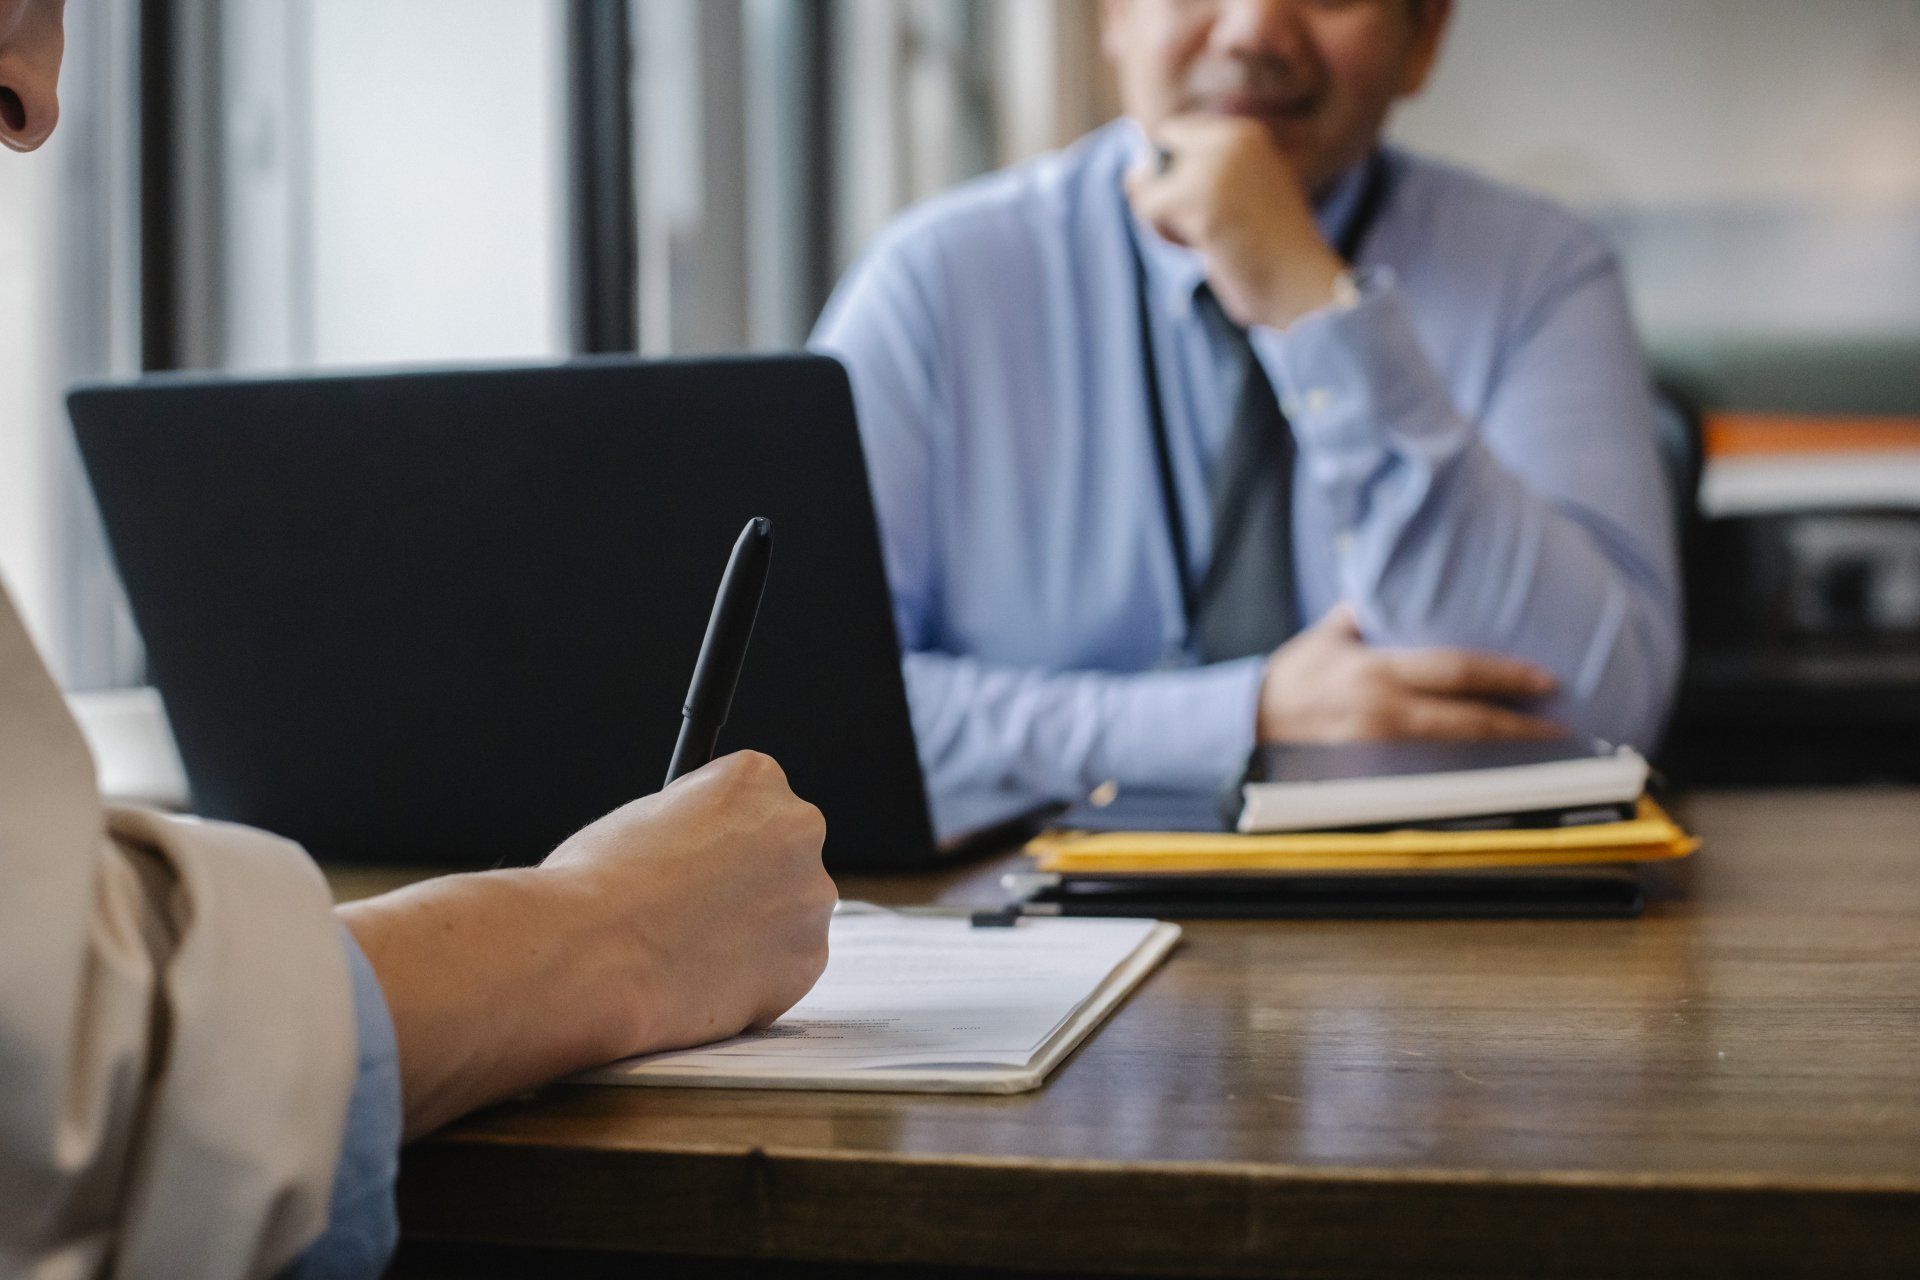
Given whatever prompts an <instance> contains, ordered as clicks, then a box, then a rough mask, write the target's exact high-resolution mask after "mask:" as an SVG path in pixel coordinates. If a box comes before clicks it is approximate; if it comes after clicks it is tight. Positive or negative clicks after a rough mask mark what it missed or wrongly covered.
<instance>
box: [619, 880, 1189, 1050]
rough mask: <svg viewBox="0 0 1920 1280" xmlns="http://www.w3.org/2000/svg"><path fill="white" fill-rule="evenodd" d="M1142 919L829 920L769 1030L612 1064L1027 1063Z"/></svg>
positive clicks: (1142, 935)
mask: <svg viewBox="0 0 1920 1280" xmlns="http://www.w3.org/2000/svg"><path fill="white" fill-rule="evenodd" d="M1153 928H1154V924H1153V922H1152V921H1150V920H1034V919H1022V920H1021V921H1020V922H1019V923H1018V924H1016V925H1015V926H1014V927H1012V928H1009V929H976V928H973V927H972V926H971V925H970V924H969V922H968V921H966V920H965V919H958V918H946V917H926V916H905V915H896V914H894V913H891V912H864V911H854V912H845V913H841V914H838V915H836V916H835V917H834V920H833V927H832V935H831V951H830V953H829V959H828V961H827V971H826V973H825V974H823V975H822V976H821V979H820V981H819V983H818V984H816V985H815V987H814V989H813V990H812V992H810V993H809V994H808V995H807V997H806V998H805V999H804V1000H802V1001H801V1002H800V1003H799V1004H797V1005H795V1006H794V1007H793V1009H792V1010H791V1011H789V1012H788V1013H787V1015H786V1016H785V1017H784V1018H782V1019H780V1021H779V1022H777V1023H775V1024H774V1025H773V1026H771V1027H769V1028H768V1029H767V1030H765V1031H762V1032H757V1033H753V1034H749V1035H744V1036H739V1037H736V1038H735V1039H732V1040H725V1041H722V1042H720V1043H718V1044H712V1045H706V1046H703V1047H701V1048H698V1049H683V1050H679V1051H676V1052H673V1053H662V1054H654V1055H652V1056H651V1057H646V1058H632V1059H628V1060H627V1061H626V1062H624V1063H621V1064H618V1066H619V1067H620V1068H621V1069H622V1070H623V1071H626V1072H630V1073H644V1072H646V1071H647V1070H648V1069H649V1068H654V1067H657V1068H659V1069H661V1070H663V1071H665V1070H671V1071H673V1072H684V1071H687V1070H701V1069H710V1070H714V1071H718V1072H726V1073H729V1074H731V1073H734V1072H746V1073H751V1074H756V1075H766V1074H776V1075H777V1074H779V1073H781V1072H814V1071H818V1070H821V1069H823V1068H830V1069H833V1070H837V1071H859V1070H872V1069H879V1068H887V1067H903V1066H941V1067H971V1066H978V1067H988V1066H1025V1065H1026V1064H1028V1063H1029V1062H1031V1061H1032V1060H1033V1059H1034V1057H1035V1056H1036V1055H1037V1054H1038V1052H1039V1051H1040V1049H1041V1048H1042V1047H1044V1046H1045V1044H1046V1043H1047V1041H1048V1040H1049V1039H1050V1038H1051V1037H1052V1036H1053V1034H1054V1032H1055V1031H1057V1030H1059V1028H1060V1026H1061V1025H1062V1024H1063V1023H1065V1022H1066V1021H1067V1019H1069V1018H1071V1017H1072V1016H1073V1015H1074V1013H1075V1012H1076V1011H1078V1010H1079V1009H1080V1007H1081V1006H1082V1005H1084V1004H1085V1003H1086V1002H1087V1001H1088V1000H1089V999H1091V998H1092V997H1093V995H1094V993H1095V992H1096V991H1097V990H1099V988H1100V985H1101V984H1102V983H1103V982H1105V981H1106V979H1107V976H1108V975H1109V974H1111V973H1112V972H1113V971H1114V970H1115V969H1116V968H1118V967H1119V966H1120V965H1121V964H1122V963H1123V962H1124V961H1125V960H1126V959H1127V957H1129V956H1130V955H1132V954H1133V953H1134V951H1135V950H1137V949H1138V948H1139V947H1140V945H1141V944H1142V943H1143V942H1145V941H1146V939H1147V936H1148V934H1150V933H1151V932H1152V931H1153Z"/></svg>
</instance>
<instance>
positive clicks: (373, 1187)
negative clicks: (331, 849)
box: [281, 928, 403, 1280]
mask: <svg viewBox="0 0 1920 1280" xmlns="http://www.w3.org/2000/svg"><path fill="white" fill-rule="evenodd" d="M340 945H341V948H342V949H343V950H344V951H345V952H346V956H347V973H348V976H349V977H350V978H351V979H352V982H353V1024H354V1035H355V1037H356V1040H357V1042H358V1046H359V1072H358V1074H357V1075H356V1076H355V1077H354V1083H353V1096H352V1098H351V1099H350V1100H349V1101H348V1103H347V1125H346V1133H345V1135H344V1136H343V1137H342V1139H341V1142H340V1164H339V1166H338V1168H336V1169H335V1171H334V1176H333V1197H332V1199H331V1201H330V1202H329V1204H328V1207H327V1225H326V1229H325V1230H324V1231H322V1232H321V1234H320V1238H319V1239H318V1240H315V1241H314V1242H313V1244H312V1245H310V1246H309V1247H308V1248H307V1251H306V1252H305V1253H303V1254H301V1255H300V1257H299V1258H297V1259H296V1260H295V1261H294V1263H293V1265H292V1266H290V1267H288V1268H287V1269H286V1270H285V1271H283V1272H281V1277H282V1280H361V1278H362V1277H366V1276H375V1275H379V1274H380V1273H381V1272H382V1271H384V1270H386V1266H387V1262H388V1260H389V1259H390V1258H392V1256H393V1251H394V1247H395V1246H396V1245H397V1244H398V1243H399V1239H400V1217H399V1211H398V1209H397V1207H396V1205H395V1203H394V1181H395V1179H396V1178H397V1177H398V1175H399V1172H400V1138H401V1135H402V1132H403V1130H402V1119H401V1101H400V1049H399V1045H398V1043H397V1042H396V1041H395V1039H394V1034H393V1019H392V1017H391V1016H390V1015H389V1014H388V1011H387V1001H386V996H385V995H384V994H383V993H382V992H381V990H380V980H379V978H378V977H377V976H375V974H374V972H373V965H372V964H370V963H369V962H368V960H367V957H366V954H365V953H364V952H362V951H361V950H360V944H359V943H357V942H355V941H354V939H353V935H352V934H351V933H349V932H348V931H347V930H346V929H344V928H342V929H341V930H340Z"/></svg>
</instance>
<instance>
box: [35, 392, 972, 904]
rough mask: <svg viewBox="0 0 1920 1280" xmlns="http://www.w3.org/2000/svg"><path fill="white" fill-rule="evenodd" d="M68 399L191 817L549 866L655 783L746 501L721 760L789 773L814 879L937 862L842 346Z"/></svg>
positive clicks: (383, 853)
mask: <svg viewBox="0 0 1920 1280" xmlns="http://www.w3.org/2000/svg"><path fill="white" fill-rule="evenodd" d="M69 405H70V408H71V411H72V415H73V421H74V428H75V431H76V434H77V436H78V440H79V444H80V451H81V454H82V456H83V458H84V459H85V462H86V467H87V471H88V473H89V475H90V476H91V478H92V481H93V487H94V492H95V495H96V497H97V498H98V501H99V506H100V512H101V516H102V518H103V520H104V522H105V525H106V530H107V534H108V539H109V541H110V543H111V546H112V549H113V554H114V557H115V559H116V560H117V562H118V564H119V568H120V572H121V576H122V578H123V579H124V581H125V583H126V589H127V594H128V596H129V598H130V599H131V601H132V604H133V611H134V616H135V619H136V621H137V623H138V625H139V628H140V631H141V634H142V636H143V638H144V639H145V641H146V646H147V656H148V666H149V677H150V679H151V680H152V682H153V684H154V685H155V686H156V687H157V688H158V689H159V690H160V693H161V696H162V697H163V698H164V700H165V702H166V706H167V712H168V715H169V717H170V719H171V722H172V726H173V731H174V735H175V737H176V739H177V740H178V743H179V747H180V755H181V759H182V761H183V763H184V764H185V766H186V773H187V778H188V782H189V784H190V786H191V788H192V793H193V807H194V810H195V811H196V812H198V813H201V814H203V815H206V816H208V817H214V818H225V819H232V820H235V821H239V822H245V823H249V824H252V825H255V826H259V827H264V828H266V829H268V830H271V831H276V832H279V833H280V834H283V835H285V836H288V837H290V838H292V839H295V840H298V841H300V842H301V843H302V844H303V845H305V846H306V847H307V849H308V850H309V851H310V852H311V853H313V854H314V855H315V856H316V857H318V858H321V859H323V860H336V861H342V862H360V863H415V864H428V863H431V864H444V865H451V866H468V867H485V866H493V865H499V864H520V863H528V862H532V861H535V860H537V859H539V858H540V857H541V856H542V855H544V854H545V853H546V852H547V851H548V850H549V849H551V848H552V847H553V846H554V845H555V844H556V843H558V842H559V841H560V840H561V839H563V838H564V837H566V836H567V835H568V834H569V833H570V832H572V831H573V830H575V829H576V828H578V827H579V826H581V825H582V824H583V823H586V822H588V821H591V820H592V819H594V818H595V817H598V816H599V815H601V814H603V813H606V812H607V811H609V810H611V809H613V808H615V807H617V806H619V805H621V804H623V803H625V802H626V801H628V800H631V799H633V798H635V797H637V796H641V795H645V794H647V793H648V792H651V791H654V790H657V789H658V788H659V786H660V783H661V779H662V776H663V775H664V773H665V771H666V767H667V760H668V757H669V756H670V754H671V753H672V749H673V742H674V737H675V734H676V733H677V732H678V729H679V725H680V706H681V702H682V700H683V698H684V697H685V695H686V690H687V681H688V677H689V674H690V673H691V671H692V667H693V660H694V657H695V655H696V653H697V652H698V650H699V647H700V640H701V635H702V632H703V629H704V627H705V624H706V620H707V615H708V612H709V611H710V609H711V607H712V604H713V594H714V589H715V587H716V585H717V584H718V581H719V577H720V572H721V570H722V568H723V567H724V565H725V563H726V559H727V554H728V552H729V550H730V549H731V547H732V545H733V541H734V539H735V537H736V536H738V534H739V532H740V528H741V526H742V525H743V524H744V523H745V521H746V520H747V519H749V518H750V517H752V516H756V515H764V516H769V517H771V518H772V520H773V523H774V527H775V530H776V540H775V549H774V553H773V565H772V574H771V578H770V580H769V585H768V588H767V593H766V597H765V601H764V604H763V607H762V610H761V613H760V620H759V624H758V628H757V630H756V632H755V635H754V640H753V646H752V650H751V652H750V653H749V654H748V657H747V664H746V669H745V672H744V673H743V675H742V678H741V682H740V686H739V693H738V696H737V698H736V699H735V702H734V710H733V716H732V719H731V720H730V721H729V723H728V724H727V726H726V728H725V729H724V730H723V731H722V734H721V740H720V749H721V750H722V751H730V750H736V749H740V748H746V747H751V748H754V749H757V750H761V751H765V752H767V753H769V754H770V755H772V756H774V757H775V758H776V759H778V760H779V761H780V762H781V763H782V764H783V765H784V766H785V767H786V769H787V772H788V775H789V776H790V778H791V779H792V782H793V786H794V789H795V790H796V791H797V792H798V793H799V794H800V795H802V796H804V797H806V798H807V799H809V800H812V801H813V802H815V803H816V804H818V805H819V806H820V807H821V809H822V810H823V811H824V812H825V813H826V815H827V823H828V829H829V834H828V839H827V856H828V860H829V863H830V864H831V865H834V866H838V867H856V866H857V867H874V868H883V867H907V866H913V865H922V864H925V863H927V862H929V861H932V860H933V859H934V858H935V857H936V856H937V854H938V851H937V850H936V846H935V842H934V836H933V831H932V827H931V823H930V821H929V814H928V806H927V799H926V794H925V790H924V788H923V785H922V780H921V775H920V770H919V765H918V761H917V758H916V755H915V752H914V743H913V737H912V732H911V728H910V726H909V723H908V718H907V708H906V699H905V695H904V692H903V689H902V685H901V677H900V666H899V649H898V647H897V644H896V640H895V635H894V629H893V621H892V614H891V610H890V607H889V603H888V596H887V587H886V581H885V578H884V576H883V574H882V570H881V563H880V548H879V541H878V537H877V534H876V531H875V526H874V517H873V508H872V503H871V500H870V497H869V493H868V488H867V479H866V471H865V467H864V463H863V459H862V457H861V452H860V443H859V438H858V436H857V435H856V433H855V429H854V413H853V402H852V398H851V395H850V392H849V389H848V385H847V379H846V375H845V373H844V371H843V370H842V369H841V368H840V366H839V365H838V364H836V363H834V362H833V361H831V360H827V359H821V358H817V357H808V356H794V357H779V358H766V359H723V360H695V361H676V362H663V363H648V362H640V361H635V360H628V359H611V360H604V361H603V360H592V361H585V362H581V363H577V364H570V365H563V366H549V367H541V368H526V369H500V370H462V371H435V372H404V373H387V374H377V375H354V376H322V377H301V378H293V379H232V378H213V377H203V376H166V377H158V378H151V379H147V380H144V381H141V382H138V383H134V384H130V385H122V386H99V387H86V388H81V389H79V390H76V391H75V392H73V394H72V395H71V397H70V399H69ZM1004 816H1006V815H1005V813H1004V812H1002V813H998V814H994V815H992V817H991V818H989V817H988V816H986V815H984V814H983V815H981V816H979V817H977V818H976V819H975V820H974V821H973V823H972V825H974V826H991V825H994V822H995V821H996V820H997V819H998V818H999V817H1004Z"/></svg>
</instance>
